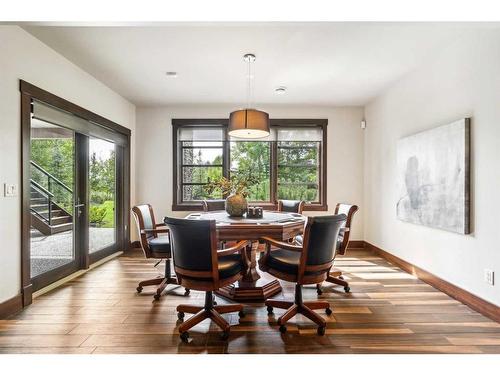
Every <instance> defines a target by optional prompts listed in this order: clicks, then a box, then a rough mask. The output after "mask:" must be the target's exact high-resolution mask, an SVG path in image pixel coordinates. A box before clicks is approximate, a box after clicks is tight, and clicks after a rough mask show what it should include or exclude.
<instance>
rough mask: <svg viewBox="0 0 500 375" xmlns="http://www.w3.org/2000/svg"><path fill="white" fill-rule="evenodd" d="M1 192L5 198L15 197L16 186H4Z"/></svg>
mask: <svg viewBox="0 0 500 375" xmlns="http://www.w3.org/2000/svg"><path fill="white" fill-rule="evenodd" d="M3 191H4V196H5V197H17V184H4V185H3Z"/></svg>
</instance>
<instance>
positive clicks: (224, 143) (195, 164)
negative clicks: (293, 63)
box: [172, 119, 328, 210]
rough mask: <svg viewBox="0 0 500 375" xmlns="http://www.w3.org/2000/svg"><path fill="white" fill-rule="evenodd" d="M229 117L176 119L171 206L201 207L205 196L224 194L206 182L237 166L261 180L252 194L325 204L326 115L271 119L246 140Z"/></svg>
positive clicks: (265, 201) (266, 200)
mask: <svg viewBox="0 0 500 375" xmlns="http://www.w3.org/2000/svg"><path fill="white" fill-rule="evenodd" d="M227 123H228V120H227V119H221V120H219V119H209V120H199V119H196V120H187V119H174V120H172V126H173V139H174V181H173V197H174V203H173V207H172V208H173V210H197V209H201V200H204V199H221V198H223V197H222V193H221V192H220V191H219V192H217V191H215V192H213V193H212V194H210V195H209V194H208V193H207V192H206V191H205V189H204V185H206V184H207V183H208V182H209V181H211V180H215V179H218V178H220V177H222V176H224V177H230V176H231V174H233V173H235V172H238V173H243V174H251V175H252V176H255V177H257V178H258V181H259V182H258V183H257V184H255V186H252V187H251V188H250V195H249V197H248V200H249V201H250V202H252V203H258V204H259V205H261V206H264V207H265V208H268V209H272V208H276V206H277V200H278V199H293V200H304V201H306V209H307V210H326V209H327V206H326V179H325V178H324V176H325V168H326V152H325V150H326V125H327V123H328V121H327V120H311V119H307V120H288V119H287V120H276V119H272V120H271V134H270V135H269V137H266V138H263V139H258V140H244V139H239V138H234V137H230V136H229V135H228V134H227Z"/></svg>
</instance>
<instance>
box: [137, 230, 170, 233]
mask: <svg viewBox="0 0 500 375" xmlns="http://www.w3.org/2000/svg"><path fill="white" fill-rule="evenodd" d="M168 232H169V230H168V229H142V230H141V234H148V233H151V234H156V233H168Z"/></svg>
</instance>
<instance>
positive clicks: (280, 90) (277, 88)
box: [274, 86, 286, 94]
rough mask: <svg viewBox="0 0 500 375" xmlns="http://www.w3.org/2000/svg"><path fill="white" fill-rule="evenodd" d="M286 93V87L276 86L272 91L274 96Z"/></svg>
mask: <svg viewBox="0 0 500 375" xmlns="http://www.w3.org/2000/svg"><path fill="white" fill-rule="evenodd" d="M285 91H286V87H285V86H278V87H276V88H275V89H274V92H275V93H276V94H284V93H285Z"/></svg>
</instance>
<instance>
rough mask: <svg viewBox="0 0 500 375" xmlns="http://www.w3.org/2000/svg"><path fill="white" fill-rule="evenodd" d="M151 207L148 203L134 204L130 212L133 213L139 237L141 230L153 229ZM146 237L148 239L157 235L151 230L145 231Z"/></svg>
mask: <svg viewBox="0 0 500 375" xmlns="http://www.w3.org/2000/svg"><path fill="white" fill-rule="evenodd" d="M151 211H152V208H151V206H150V205H149V204H141V205H138V206H134V208H133V209H132V212H133V213H134V218H135V222H136V224H137V229H138V230H139V238H140V237H141V231H142V230H145V229H146V230H151V229H155V221H154V216H153V214H152V212H151ZM146 233H147V234H146V238H147V239H148V240H149V239H151V238H154V237H157V236H156V235H155V234H154V233H153V232H146Z"/></svg>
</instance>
